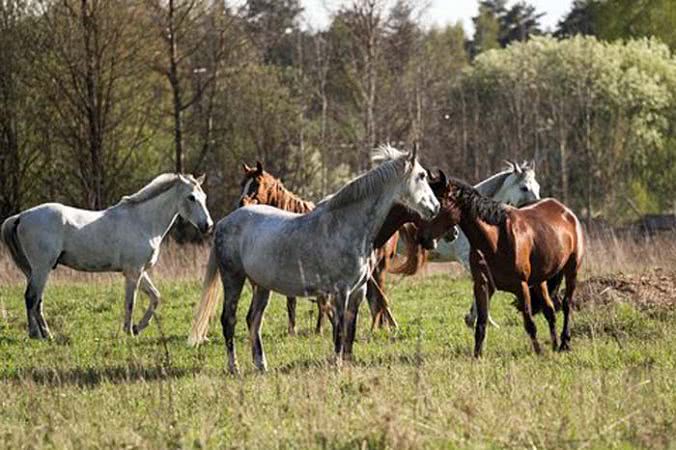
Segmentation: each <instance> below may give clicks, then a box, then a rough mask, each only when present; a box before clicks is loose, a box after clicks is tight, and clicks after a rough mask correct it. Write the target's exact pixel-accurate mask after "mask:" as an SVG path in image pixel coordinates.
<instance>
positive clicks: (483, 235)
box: [458, 211, 496, 254]
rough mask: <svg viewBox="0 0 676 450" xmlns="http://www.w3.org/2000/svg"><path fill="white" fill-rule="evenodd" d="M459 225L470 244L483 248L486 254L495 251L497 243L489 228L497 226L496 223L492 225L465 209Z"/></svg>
mask: <svg viewBox="0 0 676 450" xmlns="http://www.w3.org/2000/svg"><path fill="white" fill-rule="evenodd" d="M458 226H459V227H460V229H461V230H462V232H463V233H464V234H465V236H466V237H467V240H468V241H469V243H470V246H472V247H473V248H476V249H479V250H481V251H482V252H483V253H484V254H486V253H492V252H494V251H495V248H496V243H495V242H493V240H492V239H491V238H490V236H489V230H491V229H494V228H496V225H490V224H488V223H486V222H484V221H483V220H481V219H479V218H478V217H472V216H471V215H469V214H467V213H465V212H464V211H463V212H462V213H461V217H460V223H459V224H458Z"/></svg>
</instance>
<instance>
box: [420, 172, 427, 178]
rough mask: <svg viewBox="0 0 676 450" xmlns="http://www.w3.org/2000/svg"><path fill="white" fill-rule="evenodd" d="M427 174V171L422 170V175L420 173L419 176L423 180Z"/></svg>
mask: <svg viewBox="0 0 676 450" xmlns="http://www.w3.org/2000/svg"><path fill="white" fill-rule="evenodd" d="M426 176H427V174H426V173H425V172H420V175H418V177H420V179H421V180H424V179H425V177H426Z"/></svg>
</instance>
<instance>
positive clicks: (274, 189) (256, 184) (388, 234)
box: [239, 161, 419, 335]
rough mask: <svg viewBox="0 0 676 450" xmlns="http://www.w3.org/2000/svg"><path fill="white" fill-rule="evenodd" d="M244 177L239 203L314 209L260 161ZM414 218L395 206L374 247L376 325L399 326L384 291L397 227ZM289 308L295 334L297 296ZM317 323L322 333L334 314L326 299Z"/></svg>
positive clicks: (371, 285) (370, 291) (370, 295)
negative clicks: (328, 317) (324, 321)
mask: <svg viewBox="0 0 676 450" xmlns="http://www.w3.org/2000/svg"><path fill="white" fill-rule="evenodd" d="M242 168H243V171H244V178H243V179H242V182H241V188H242V195H241V197H240V202H239V206H245V205H251V204H264V205H270V206H274V207H276V208H280V209H284V210H286V211H290V212H295V213H299V214H305V213H307V212H310V211H312V210H313V209H314V207H315V205H314V203H312V202H308V201H304V200H302V199H301V198H300V197H298V196H297V195H295V194H294V193H292V192H291V191H289V190H288V189H286V188H285V187H284V185H283V184H282V182H281V181H280V180H278V179H277V178H275V177H274V176H272V175H270V173H268V172H266V171H265V170H263V165H262V164H261V163H260V162H259V161H257V162H256V167H249V166H248V165H247V164H243V165H242ZM412 220H419V218H418V216H417V214H414V213H412V212H409V211H408V210H407V209H406V208H404V207H395V208H393V209H392V211H391V212H390V215H389V216H388V219H387V220H386V224H385V225H384V226H383V228H382V229H381V232H380V233H379V235H378V237H377V238H376V242H375V245H374V247H375V248H376V251H375V258H374V261H373V262H372V263H373V266H374V269H373V273H372V275H371V279H370V280H369V281H368V283H367V291H366V298H367V301H368V304H369V308H370V310H371V316H372V318H373V321H372V328H374V327H382V326H384V325H388V326H391V327H394V328H396V327H397V322H396V320H395V319H394V316H393V315H392V312H391V311H390V308H389V302H388V300H387V297H386V296H385V293H384V286H385V274H386V272H387V270H388V269H389V268H390V266H391V264H392V259H393V258H394V256H395V254H396V250H397V241H398V234H397V229H398V228H399V227H400V226H401V225H403V224H405V223H406V222H409V221H412ZM286 308H287V313H288V317H289V334H291V335H293V334H295V329H296V298H295V297H287V301H286ZM317 309H318V311H317V325H316V328H315V331H316V332H317V333H320V332H321V329H322V322H323V319H324V317H325V316H327V315H329V314H330V313H331V308H330V306H329V305H328V304H327V301H326V299H324V298H318V299H317Z"/></svg>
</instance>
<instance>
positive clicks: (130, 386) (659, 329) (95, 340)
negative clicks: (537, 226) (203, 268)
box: [0, 277, 676, 449]
mask: <svg viewBox="0 0 676 450" xmlns="http://www.w3.org/2000/svg"><path fill="white" fill-rule="evenodd" d="M122 286H123V284H122V280H120V282H119V283H114V284H108V283H98V284H89V285H87V284H76V283H70V284H66V283H55V284H53V285H51V286H48V289H47V292H46V300H45V315H46V317H47V321H48V323H49V324H50V327H51V330H52V333H53V334H54V335H55V339H54V340H53V341H52V342H37V341H32V340H29V339H28V338H27V336H26V335H27V333H26V331H25V325H26V317H25V310H24V307H23V298H22V292H23V288H22V287H21V286H16V287H9V288H3V289H2V290H1V291H0V316H1V317H0V358H1V359H2V361H1V368H0V374H1V376H0V447H1V448H205V447H213V448H216V447H218V448H221V447H226V448H230V447H232V448H247V449H249V448H275V447H280V448H318V447H320V448H353V447H360V448H420V447H433V448H504V447H517V448H523V447H529V448H621V449H624V448H676V423H675V421H676V327H674V322H673V319H675V318H676V314H674V313H673V312H667V313H665V314H660V315H657V316H648V315H647V314H644V313H641V312H639V311H637V310H636V309H634V308H633V307H632V306H631V305H628V304H616V305H613V306H610V307H604V308H603V309H600V308H599V309H586V310H583V311H580V312H579V313H577V314H576V315H575V316H574V322H573V323H574V326H573V342H572V343H573V351H572V352H571V353H568V354H557V353H553V352H552V351H551V350H550V348H549V346H548V345H547V346H546V348H547V350H546V351H545V352H544V354H543V355H542V356H540V357H538V356H535V355H533V354H532V352H531V350H530V345H529V340H528V338H527V337H526V334H525V332H524V331H523V327H522V324H521V318H520V315H519V314H518V313H517V312H516V310H515V309H514V308H513V307H512V306H511V305H510V303H511V298H510V297H509V296H507V295H497V296H496V297H495V298H494V299H493V307H492V315H493V317H494V318H495V320H496V321H498V322H499V323H500V325H501V328H500V329H494V328H489V331H488V338H487V342H486V348H485V352H484V357H483V359H481V360H480V361H476V360H474V359H473V358H472V357H471V352H470V350H471V348H472V345H473V334H472V333H471V331H470V330H469V329H467V328H466V327H465V325H464V323H463V322H462V317H463V315H464V313H465V310H466V308H467V306H468V299H469V294H470V291H471V286H470V284H469V282H468V281H466V280H460V281H457V280H455V281H453V280H449V279H447V278H445V277H433V278H428V279H426V280H423V281H414V280H405V281H403V282H400V283H398V284H397V285H396V287H393V288H391V289H390V296H391V299H392V301H393V310H394V313H395V315H396V317H397V319H398V321H399V324H400V328H399V330H397V331H395V332H388V331H378V332H376V333H375V334H371V333H370V332H369V331H368V329H369V317H368V312H367V308H365V307H362V311H361V312H362V315H361V317H360V324H359V329H358V342H357V343H356V344H355V352H356V361H355V362H353V363H352V364H350V365H344V366H343V367H340V368H339V367H336V366H335V365H333V364H332V363H331V361H332V355H331V349H332V344H331V342H330V337H329V334H330V333H329V330H328V329H327V330H325V333H324V335H323V336H314V335H313V334H311V333H309V330H310V329H311V328H312V326H313V324H314V314H315V307H314V305H313V304H311V303H309V302H299V307H298V315H299V330H300V332H301V335H300V336H297V337H288V336H287V335H286V309H285V300H284V299H283V298H281V297H279V296H274V297H273V299H272V301H271V303H270V306H269V308H268V310H267V312H266V320H265V324H264V327H263V335H264V336H263V338H264V342H265V345H266V350H267V356H268V365H269V367H270V371H269V372H268V373H266V374H259V373H256V372H255V371H254V369H253V365H252V363H251V357H250V347H249V343H248V339H247V337H246V324H245V321H244V315H245V314H246V309H247V308H248V305H249V299H250V297H249V294H248V292H246V293H245V295H244V296H243V297H242V300H241V302H240V310H239V322H238V326H237V349H238V356H239V362H240V366H241V368H242V375H241V376H240V377H233V376H229V375H226V374H225V373H224V370H223V368H224V362H225V360H224V349H223V344H222V338H221V335H220V330H219V328H220V326H219V324H218V323H216V322H218V321H214V323H213V324H212V328H211V338H212V340H211V342H210V343H208V344H207V345H205V346H203V347H201V348H200V349H198V350H195V349H190V348H188V347H187V346H186V344H185V342H186V336H187V334H188V330H189V327H190V320H191V314H192V309H193V307H194V304H195V302H196V301H197V299H198V297H199V283H198V282H197V281H195V282H161V283H159V286H158V288H159V289H160V291H161V292H162V294H163V302H162V304H161V305H160V308H159V311H158V315H159V317H160V321H161V329H162V331H163V333H161V332H160V330H159V327H158V324H157V322H153V324H152V325H151V327H149V328H148V329H147V330H146V332H145V334H143V335H142V336H139V337H136V338H132V337H127V336H125V335H124V334H122V333H121V331H120V329H121V321H122V309H123V301H122V296H123V287H122ZM145 306H146V299H145V297H141V299H140V301H139V302H138V305H137V311H136V313H137V319H138V317H140V314H141V313H142V311H139V310H142V309H143V308H145ZM537 323H538V328H539V331H540V334H539V336H540V340H541V341H542V342H543V343H544V342H547V343H548V336H547V335H548V333H547V331H546V330H547V327H546V324H545V322H544V320H543V319H542V318H541V317H539V318H538V319H537ZM560 323H561V320H559V327H560Z"/></svg>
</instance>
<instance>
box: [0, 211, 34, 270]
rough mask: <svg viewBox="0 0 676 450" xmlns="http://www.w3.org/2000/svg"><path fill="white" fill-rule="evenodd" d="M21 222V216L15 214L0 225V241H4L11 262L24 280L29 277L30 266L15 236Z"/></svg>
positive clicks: (17, 236) (17, 237)
mask: <svg viewBox="0 0 676 450" xmlns="http://www.w3.org/2000/svg"><path fill="white" fill-rule="evenodd" d="M20 221H21V215H19V214H17V215H15V216H12V217H10V218H8V219H7V220H5V221H4V222H3V223H2V230H1V231H0V234H2V240H3V241H4V243H5V245H6V246H7V248H9V253H10V255H12V261H14V264H16V266H17V267H18V268H19V269H21V271H22V272H23V274H24V275H26V278H28V277H30V275H31V265H30V263H29V262H28V258H26V254H25V253H24V252H23V248H22V247H21V242H20V241H19V235H18V234H17V231H16V230H17V227H18V226H19V222H20Z"/></svg>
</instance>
